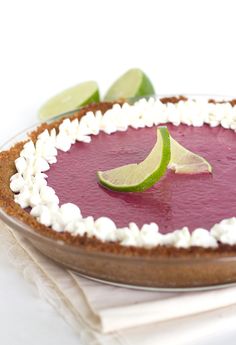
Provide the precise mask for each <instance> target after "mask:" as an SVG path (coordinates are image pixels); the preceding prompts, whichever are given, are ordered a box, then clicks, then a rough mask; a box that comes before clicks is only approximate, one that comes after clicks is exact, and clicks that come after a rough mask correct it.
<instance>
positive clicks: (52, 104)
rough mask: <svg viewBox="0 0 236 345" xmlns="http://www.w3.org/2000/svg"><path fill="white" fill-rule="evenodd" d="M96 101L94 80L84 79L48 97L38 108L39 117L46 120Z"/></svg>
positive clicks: (96, 94) (97, 97)
mask: <svg viewBox="0 0 236 345" xmlns="http://www.w3.org/2000/svg"><path fill="white" fill-rule="evenodd" d="M97 102H99V90H98V85H97V83H96V82H95V81H86V82H84V83H81V84H78V85H76V86H73V87H71V88H69V89H66V90H64V91H62V92H61V93H59V94H57V95H56V96H54V97H52V98H50V99H49V100H48V101H47V102H46V103H45V104H44V105H43V106H42V107H41V108H40V109H39V118H40V120H41V121H46V120H48V119H51V118H52V117H54V116H56V115H59V114H63V113H66V112H69V111H72V110H76V109H78V108H80V107H81V106H83V105H86V104H90V103H97Z"/></svg>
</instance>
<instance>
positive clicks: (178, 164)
mask: <svg viewBox="0 0 236 345" xmlns="http://www.w3.org/2000/svg"><path fill="white" fill-rule="evenodd" d="M170 149H171V158H170V163H169V166H168V168H170V169H172V170H174V171H175V172H176V173H178V174H199V173H205V172H210V173H211V172H212V166H211V165H210V164H209V163H208V161H207V160H206V159H204V158H203V157H201V156H198V155H197V154H195V153H193V152H191V151H189V150H187V149H186V148H185V147H183V146H182V145H180V144H179V143H178V142H177V141H176V140H174V139H173V138H172V137H171V136H170Z"/></svg>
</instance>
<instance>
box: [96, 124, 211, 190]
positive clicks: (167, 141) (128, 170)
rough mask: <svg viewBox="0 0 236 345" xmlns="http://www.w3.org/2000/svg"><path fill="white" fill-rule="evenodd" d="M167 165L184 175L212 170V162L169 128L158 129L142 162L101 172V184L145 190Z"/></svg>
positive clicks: (110, 186)
mask: <svg viewBox="0 0 236 345" xmlns="http://www.w3.org/2000/svg"><path fill="white" fill-rule="evenodd" d="M167 168H170V169H172V170H174V171H175V172H176V173H182V174H198V173H203V172H212V167H211V165H210V164H209V163H208V162H207V161H206V160H205V159H204V158H203V157H201V156H198V155H197V154H195V153H193V152H191V151H189V150H187V149H186V148H185V147H183V146H182V145H180V144H179V143H178V142H177V141H176V140H174V139H173V138H172V137H171V135H170V134H169V131H168V129H167V127H159V128H157V141H156V144H155V146H154V147H153V149H152V151H151V152H150V153H149V155H148V156H147V157H146V158H145V159H144V161H142V162H141V163H135V164H128V165H124V166H121V167H118V168H115V169H111V170H106V171H98V172H97V177H98V181H99V183H100V184H101V185H103V186H105V187H107V188H108V189H111V190H115V191H119V192H142V191H145V190H146V189H148V188H150V187H152V186H153V185H154V184H155V183H156V182H158V181H159V179H160V178H161V177H162V176H163V175H164V174H165V172H166V170H167Z"/></svg>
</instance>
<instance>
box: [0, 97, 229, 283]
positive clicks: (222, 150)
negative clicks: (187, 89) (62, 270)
mask: <svg viewBox="0 0 236 345" xmlns="http://www.w3.org/2000/svg"><path fill="white" fill-rule="evenodd" d="M78 120H79V121H78ZM163 124H164V125H166V126H167V127H168V129H169V132H170V134H171V135H172V136H173V138H175V139H176V140H177V141H178V142H179V143H181V144H182V145H184V146H185V147H186V148H188V149H190V150H191V151H193V152H195V153H197V154H199V155H201V156H203V157H204V158H205V159H207V160H208V162H209V163H210V164H211V165H212V167H213V173H212V174H207V173H204V174H195V175H186V174H175V173H174V172H173V171H170V170H169V171H168V172H167V174H166V175H165V176H164V177H162V179H161V180H160V181H159V182H158V183H157V184H156V185H154V186H153V187H152V188H150V189H149V190H147V191H145V192H139V193H120V192H114V191H111V190H108V189H105V188H104V187H102V186H100V185H99V184H98V181H97V178H96V172H97V171H98V170H107V169H111V168H114V167H117V166H121V165H124V164H128V163H135V162H138V161H141V160H143V159H144V158H145V157H146V155H147V153H148V152H149V151H150V150H151V148H152V147H153V145H154V143H155V140H156V137H155V132H156V126H158V125H163ZM235 131H236V101H235V100H231V101H221V102H219V101H216V100H206V99H204V98H203V99H187V98H185V97H182V96H180V97H170V98H162V99H154V98H150V99H149V100H146V99H142V100H139V101H137V102H136V103H135V104H133V105H129V104H127V103H125V102H124V103H122V102H120V103H117V104H113V103H100V104H94V105H91V106H88V107H85V108H83V109H81V110H80V111H78V112H75V113H74V114H73V115H72V116H70V117H68V118H64V117H63V118H61V119H60V120H56V121H54V122H52V123H50V124H42V125H40V126H39V127H38V128H37V129H35V130H34V131H33V132H31V133H30V134H29V137H28V139H27V140H26V141H25V142H19V143H17V144H16V145H15V146H13V147H11V148H10V149H9V150H7V151H2V152H1V153H0V206H1V208H2V210H3V213H4V214H7V215H9V216H11V218H8V220H9V219H17V221H19V222H21V224H22V223H23V224H24V225H25V227H27V228H30V229H31V230H32V232H31V233H30V235H29V238H30V239H31V241H33V243H34V245H35V246H36V247H38V248H39V249H40V250H41V251H42V252H44V253H45V254H46V255H48V256H50V257H52V258H53V259H54V260H57V261H60V262H61V263H62V264H64V265H67V266H69V267H71V268H74V269H76V270H77V271H79V272H81V273H83V274H88V275H90V276H92V277H95V278H100V279H105V280H110V281H113V282H119V283H127V284H137V285H139V286H140V285H142V286H149V287H186V286H190V287H193V286H204V285H209V284H219V283H229V282H234V281H236V265H235V264H234V257H235V254H236V218H235V216H236V214H235V213H236V210H235V206H236V184H235V182H234V180H235V176H236V174H235V172H236V155H235V152H236V134H235ZM4 220H5V221H6V219H4ZM11 225H12V226H13V224H11ZM23 227H24V226H23ZM34 234H35V235H36V237H34ZM24 235H25V234H24ZM53 246H55V250H54V249H53ZM77 255H79V258H78V257H77Z"/></svg>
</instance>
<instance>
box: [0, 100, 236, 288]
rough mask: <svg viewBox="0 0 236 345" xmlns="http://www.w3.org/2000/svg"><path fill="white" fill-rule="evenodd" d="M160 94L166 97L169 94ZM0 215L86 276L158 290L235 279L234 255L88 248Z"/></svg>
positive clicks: (228, 282) (207, 285)
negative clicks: (155, 254) (167, 254)
mask: <svg viewBox="0 0 236 345" xmlns="http://www.w3.org/2000/svg"><path fill="white" fill-rule="evenodd" d="M188 96H189V97H195V98H199V97H201V98H202V97H206V98H214V99H219V100H222V99H230V97H224V96H215V95H205V96H199V95H198V96H197V95H187V97H188ZM160 97H170V95H164V96H160ZM231 99H232V98H231ZM63 115H64V114H63ZM63 115H60V116H63ZM66 115H68V114H66ZM36 127H37V126H34V127H32V128H29V129H27V130H26V131H24V132H22V133H20V134H18V135H17V136H15V137H14V138H13V139H11V140H9V141H8V142H7V143H5V144H4V145H3V146H2V147H1V151H2V150H7V149H9V148H10V147H11V146H12V145H14V144H15V143H16V142H19V141H22V140H24V139H26V138H27V133H29V132H31V131H33V130H34V129H35V128H36ZM0 219H1V220H2V221H3V222H5V223H6V224H7V225H8V226H10V227H11V228H12V229H13V230H15V231H17V232H18V233H19V234H21V235H22V236H24V237H25V238H26V239H27V240H28V241H30V242H31V243H32V244H33V246H34V247H35V248H37V249H38V250H39V251H40V252H41V253H43V254H44V255H46V256H47V257H49V258H50V259H52V260H54V261H56V262H57V263H59V264H60V265H63V266H65V267H67V268H69V269H71V270H73V271H75V272H77V273H78V274H81V275H83V276H86V277H88V278H90V279H95V280H98V281H102V282H105V283H110V284H115V285H121V286H126V287H132V288H139V289H146V290H159V291H160V290H164V291H170V290H171V291H173V290H174V291H187V290H202V289H209V288H217V287H222V286H228V285H232V284H234V283H236V255H235V256H222V255H220V254H219V256H214V257H207V256H204V257H203V256H198V257H197V256H195V257H190V256H188V257H158V258H154V257H146V256H145V257H144V256H133V255H131V254H129V255H124V254H122V255H121V254H115V253H104V252H102V251H99V250H98V249H97V250H96V249H92V250H91V248H90V250H88V249H87V248H86V247H82V246H78V245H77V246H73V245H68V244H67V243H64V242H63V241H61V240H60V241H57V240H54V239H52V238H49V237H46V236H44V235H42V234H40V233H39V232H36V231H35V230H34V229H33V228H31V227H30V226H28V225H27V224H25V223H23V222H22V221H20V220H18V219H17V218H15V217H12V216H9V215H8V214H7V213H6V212H5V211H4V210H3V209H1V208H0ZM235 254H236V253H235Z"/></svg>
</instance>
